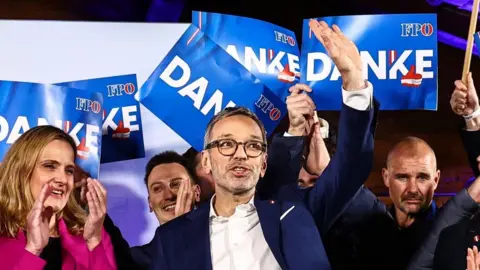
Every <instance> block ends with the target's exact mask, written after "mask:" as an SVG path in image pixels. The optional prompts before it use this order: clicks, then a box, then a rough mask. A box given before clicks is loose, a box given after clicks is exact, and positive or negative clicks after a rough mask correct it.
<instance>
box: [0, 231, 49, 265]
mask: <svg viewBox="0 0 480 270" xmlns="http://www.w3.org/2000/svg"><path fill="white" fill-rule="evenodd" d="M0 254H2V256H1V257H2V259H1V260H0V270H7V269H8V270H42V269H43V267H44V266H45V265H46V262H45V261H44V260H43V259H41V258H40V257H38V256H35V255H33V254H32V253H30V252H28V251H27V250H25V243H23V241H22V240H19V239H14V238H0Z"/></svg>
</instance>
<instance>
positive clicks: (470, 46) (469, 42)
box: [462, 0, 480, 85]
mask: <svg viewBox="0 0 480 270" xmlns="http://www.w3.org/2000/svg"><path fill="white" fill-rule="evenodd" d="M479 2H480V0H473V6H472V15H471V17H470V29H468V39H467V49H466V51H465V60H464V61H463V72H462V82H463V83H464V84H465V85H467V76H468V73H469V72H470V62H471V60H472V50H473V40H474V36H473V35H474V34H475V30H476V29H477V20H478V4H479Z"/></svg>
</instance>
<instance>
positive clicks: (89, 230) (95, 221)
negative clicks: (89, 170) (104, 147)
mask: <svg viewBox="0 0 480 270" xmlns="http://www.w3.org/2000/svg"><path fill="white" fill-rule="evenodd" d="M87 188H88V191H87V194H86V197H87V202H88V217H87V221H86V222H85V226H84V228H83V239H84V240H85V241H86V242H87V246H88V249H89V250H93V249H94V248H95V247H96V246H98V244H99V243H100V241H101V240H102V228H103V221H104V220H105V215H106V214H107V190H106V189H105V188H104V187H103V186H102V184H100V182H98V181H97V180H95V179H91V178H88V179H87Z"/></svg>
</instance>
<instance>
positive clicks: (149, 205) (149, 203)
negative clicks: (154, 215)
mask: <svg viewBox="0 0 480 270" xmlns="http://www.w3.org/2000/svg"><path fill="white" fill-rule="evenodd" d="M148 208H149V209H150V213H151V212H153V208H152V203H151V202H150V195H148Z"/></svg>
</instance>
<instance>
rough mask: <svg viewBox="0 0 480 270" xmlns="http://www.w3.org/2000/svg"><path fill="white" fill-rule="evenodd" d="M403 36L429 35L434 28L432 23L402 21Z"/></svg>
mask: <svg viewBox="0 0 480 270" xmlns="http://www.w3.org/2000/svg"><path fill="white" fill-rule="evenodd" d="M401 26H402V35H401V36H402V37H418V36H424V37H429V36H431V35H433V32H434V29H433V25H432V24H431V23H402V24H401Z"/></svg>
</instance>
